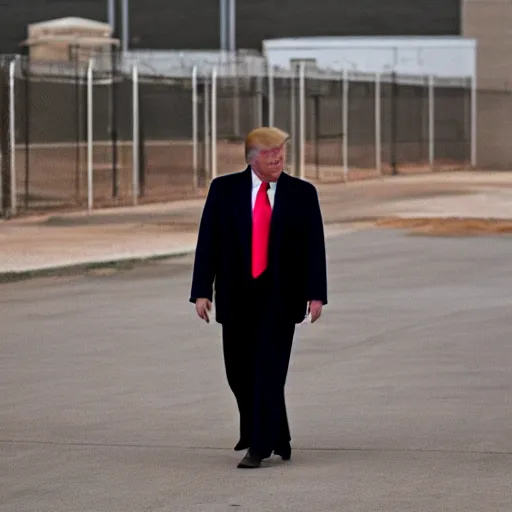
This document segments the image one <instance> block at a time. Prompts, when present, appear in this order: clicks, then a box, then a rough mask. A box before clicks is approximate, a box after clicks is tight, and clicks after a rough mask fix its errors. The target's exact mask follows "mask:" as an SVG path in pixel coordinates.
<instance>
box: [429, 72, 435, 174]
mask: <svg viewBox="0 0 512 512" xmlns="http://www.w3.org/2000/svg"><path fill="white" fill-rule="evenodd" d="M434 85H435V83H434V77H433V76H432V75H431V76H429V77H428V162H429V165H430V170H431V171H433V170H434V162H435V104H434V101H435V98H434Z"/></svg>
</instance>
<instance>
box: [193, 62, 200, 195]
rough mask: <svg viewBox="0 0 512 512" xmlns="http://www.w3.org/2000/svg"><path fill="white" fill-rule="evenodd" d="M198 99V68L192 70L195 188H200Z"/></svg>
mask: <svg viewBox="0 0 512 512" xmlns="http://www.w3.org/2000/svg"><path fill="white" fill-rule="evenodd" d="M197 109H198V98H197V66H194V67H193V68H192V172H193V173H194V175H193V180H194V188H195V189H197V188H198V187H199V181H198V160H199V137H198V111H197Z"/></svg>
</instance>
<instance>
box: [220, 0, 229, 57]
mask: <svg viewBox="0 0 512 512" xmlns="http://www.w3.org/2000/svg"><path fill="white" fill-rule="evenodd" d="M227 1H228V0H220V5H219V17H220V27H219V30H220V50H221V52H222V54H223V55H224V53H225V52H226V50H227V49H228V30H227V27H228V7H227Z"/></svg>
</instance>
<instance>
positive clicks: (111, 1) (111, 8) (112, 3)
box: [107, 0, 116, 34]
mask: <svg viewBox="0 0 512 512" xmlns="http://www.w3.org/2000/svg"><path fill="white" fill-rule="evenodd" d="M107 14H108V24H109V25H110V30H111V32H112V34H114V32H115V30H116V0H108V13H107Z"/></svg>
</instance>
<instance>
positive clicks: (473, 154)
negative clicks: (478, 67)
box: [471, 75, 478, 169]
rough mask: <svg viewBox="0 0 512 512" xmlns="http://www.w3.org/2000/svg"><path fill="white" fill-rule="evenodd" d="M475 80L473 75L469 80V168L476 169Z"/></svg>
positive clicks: (476, 95)
mask: <svg viewBox="0 0 512 512" xmlns="http://www.w3.org/2000/svg"><path fill="white" fill-rule="evenodd" d="M477 93H478V90H477V80H476V76H475V75H473V77H472V79H471V167H472V168H473V169H474V168H476V162H477V128H478V127H477V123H478V121H477V119H478V117H477V116H478V112H477V99H478V94H477Z"/></svg>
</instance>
